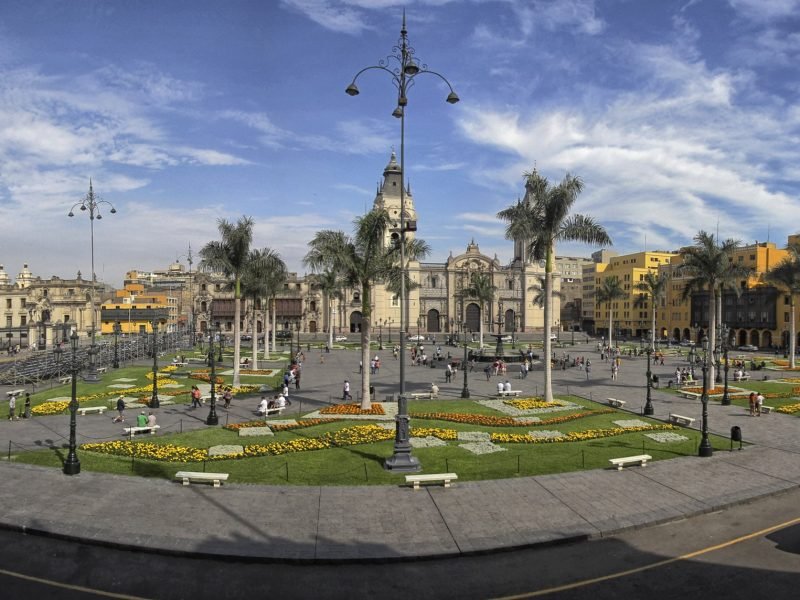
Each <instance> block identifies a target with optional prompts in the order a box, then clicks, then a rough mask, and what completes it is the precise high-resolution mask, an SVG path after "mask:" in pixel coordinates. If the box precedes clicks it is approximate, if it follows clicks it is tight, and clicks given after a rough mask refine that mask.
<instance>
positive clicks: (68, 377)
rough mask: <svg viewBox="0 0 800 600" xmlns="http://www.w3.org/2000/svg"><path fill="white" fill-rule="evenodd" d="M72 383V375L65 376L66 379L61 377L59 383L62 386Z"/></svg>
mask: <svg viewBox="0 0 800 600" xmlns="http://www.w3.org/2000/svg"><path fill="white" fill-rule="evenodd" d="M70 381H72V375H64V377H59V378H58V382H59V383H61V384H64V383H69V382H70Z"/></svg>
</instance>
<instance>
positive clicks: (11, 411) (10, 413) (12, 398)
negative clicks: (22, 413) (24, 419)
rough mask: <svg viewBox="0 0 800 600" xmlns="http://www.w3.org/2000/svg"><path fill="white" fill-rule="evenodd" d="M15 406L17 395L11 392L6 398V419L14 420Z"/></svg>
mask: <svg viewBox="0 0 800 600" xmlns="http://www.w3.org/2000/svg"><path fill="white" fill-rule="evenodd" d="M16 408H17V396H16V394H11V396H10V397H9V398H8V420H9V421H14V420H15V418H14V411H15V410H16Z"/></svg>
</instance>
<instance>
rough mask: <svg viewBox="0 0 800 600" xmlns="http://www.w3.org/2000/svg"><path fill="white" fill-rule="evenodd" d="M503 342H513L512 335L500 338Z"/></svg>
mask: <svg viewBox="0 0 800 600" xmlns="http://www.w3.org/2000/svg"><path fill="white" fill-rule="evenodd" d="M500 339H501V340H502V341H503V342H511V341H512V340H513V338H512V337H511V336H510V335H504V336H503V337H501V338H500Z"/></svg>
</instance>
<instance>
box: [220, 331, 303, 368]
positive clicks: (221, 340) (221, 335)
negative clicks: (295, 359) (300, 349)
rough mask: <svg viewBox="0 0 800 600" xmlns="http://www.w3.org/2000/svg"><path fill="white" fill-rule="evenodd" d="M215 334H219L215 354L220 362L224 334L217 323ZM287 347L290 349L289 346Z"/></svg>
mask: <svg viewBox="0 0 800 600" xmlns="http://www.w3.org/2000/svg"><path fill="white" fill-rule="evenodd" d="M217 334H218V335H219V339H218V340H217V342H218V344H219V356H217V362H218V363H221V362H222V347H223V346H224V345H225V336H224V335H223V334H222V329H221V328H220V326H219V325H217ZM289 346H291V342H290V343H289ZM289 349H290V350H291V347H290V348H289Z"/></svg>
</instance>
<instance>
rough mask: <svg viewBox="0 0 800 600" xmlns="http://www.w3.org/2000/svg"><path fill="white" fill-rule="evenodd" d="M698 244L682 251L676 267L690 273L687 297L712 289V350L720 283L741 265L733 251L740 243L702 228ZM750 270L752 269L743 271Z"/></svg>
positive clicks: (678, 271) (679, 272)
mask: <svg viewBox="0 0 800 600" xmlns="http://www.w3.org/2000/svg"><path fill="white" fill-rule="evenodd" d="M694 241H695V244H694V246H689V247H687V248H683V249H682V250H681V251H680V255H681V259H682V263H681V264H679V265H678V266H677V267H676V268H675V274H676V275H678V276H688V277H689V280H688V281H687V282H686V285H685V286H684V288H683V293H682V297H683V299H684V300H685V299H687V298H689V297H691V295H692V293H694V292H703V291H706V290H708V339H709V341H710V343H711V344H712V352H714V351H716V348H715V347H714V345H715V344H716V339H717V338H716V330H717V328H716V325H717V322H716V321H717V319H716V313H717V302H716V297H717V294H718V291H719V287H720V285H722V284H723V283H725V282H726V281H730V279H731V278H732V277H734V275H733V274H734V273H736V272H738V267H737V266H736V265H734V264H733V261H732V260H731V257H732V255H733V251H734V250H735V249H736V248H737V247H738V246H739V242H738V241H736V240H732V239H728V240H725V241H724V242H722V243H719V241H718V240H717V238H716V237H714V234H712V233H707V232H705V231H699V232H698V233H697V235H696V236H694ZM742 272H748V271H742ZM715 368H716V365H715V364H714V361H713V360H712V361H710V365H709V377H710V379H709V381H714V376H715Z"/></svg>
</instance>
